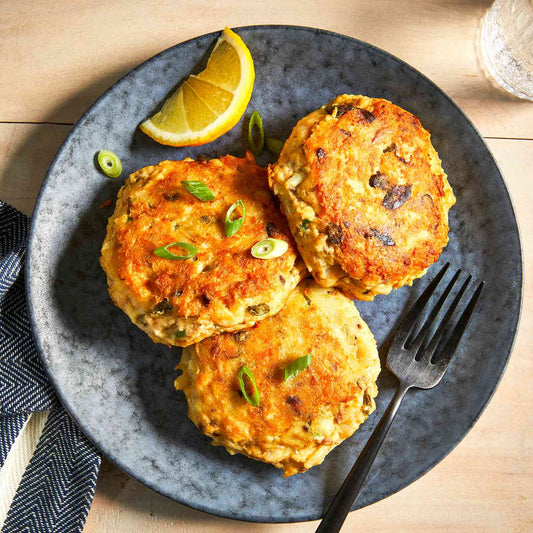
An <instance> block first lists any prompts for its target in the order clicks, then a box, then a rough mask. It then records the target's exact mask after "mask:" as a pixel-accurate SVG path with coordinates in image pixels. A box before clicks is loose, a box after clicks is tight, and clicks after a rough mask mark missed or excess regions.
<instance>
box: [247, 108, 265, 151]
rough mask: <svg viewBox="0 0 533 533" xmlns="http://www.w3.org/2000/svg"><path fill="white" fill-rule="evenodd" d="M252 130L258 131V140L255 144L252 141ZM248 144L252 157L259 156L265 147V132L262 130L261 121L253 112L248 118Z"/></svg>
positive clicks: (257, 114)
mask: <svg viewBox="0 0 533 533" xmlns="http://www.w3.org/2000/svg"><path fill="white" fill-rule="evenodd" d="M254 128H257V129H258V130H259V140H258V141H257V143H256V142H255V141H254V135H253V133H254ZM248 144H249V145H250V150H251V151H252V152H253V153H254V155H259V154H260V153H261V152H262V151H263V146H264V145H265V130H264V129H263V119H262V118H261V115H260V114H259V112H258V111H254V112H253V113H252V116H251V117H250V122H248Z"/></svg>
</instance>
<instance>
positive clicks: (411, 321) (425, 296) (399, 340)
mask: <svg viewBox="0 0 533 533" xmlns="http://www.w3.org/2000/svg"><path fill="white" fill-rule="evenodd" d="M449 266H450V263H446V264H445V265H444V266H443V267H442V268H441V269H440V271H439V273H438V274H437V275H436V276H435V277H434V278H433V280H432V281H431V283H430V284H429V285H428V286H427V287H426V289H425V291H424V292H423V293H422V294H421V295H420V296H419V298H418V300H417V301H416V302H415V303H414V304H413V306H412V307H411V309H409V311H408V312H407V315H405V318H404V319H403V320H402V322H401V323H400V325H399V326H398V329H397V330H396V333H395V335H394V339H393V340H392V344H391V348H393V347H395V348H403V346H404V344H405V341H406V340H407V338H408V335H409V334H410V333H411V330H412V329H413V327H414V325H415V323H416V321H417V319H418V316H419V315H420V313H421V312H422V310H423V309H424V307H425V306H426V304H427V303H428V300H429V299H430V298H431V296H432V295H433V293H434V292H435V289H436V288H437V285H438V284H439V283H440V281H441V279H442V278H443V276H444V274H446V271H447V270H448V267H449Z"/></svg>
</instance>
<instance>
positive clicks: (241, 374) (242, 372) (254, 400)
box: [239, 366, 260, 407]
mask: <svg viewBox="0 0 533 533" xmlns="http://www.w3.org/2000/svg"><path fill="white" fill-rule="evenodd" d="M245 375H246V376H248V379H249V380H250V382H251V384H252V385H253V387H254V392H253V394H252V397H251V398H250V396H248V393H247V392H246V386H245V385H244V376H245ZM239 385H240V386H241V392H242V395H243V396H244V398H245V400H246V401H247V402H248V403H249V404H250V405H253V406H254V407H259V401H260V400H259V391H258V390H257V385H256V383H255V378H254V375H253V374H252V372H251V371H250V369H249V368H248V367H247V366H241V369H240V370H239Z"/></svg>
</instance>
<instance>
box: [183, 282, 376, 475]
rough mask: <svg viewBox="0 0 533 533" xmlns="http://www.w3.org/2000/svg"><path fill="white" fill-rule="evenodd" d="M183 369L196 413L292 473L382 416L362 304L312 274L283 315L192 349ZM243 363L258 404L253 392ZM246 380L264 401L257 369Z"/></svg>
mask: <svg viewBox="0 0 533 533" xmlns="http://www.w3.org/2000/svg"><path fill="white" fill-rule="evenodd" d="M307 355H309V359H310V361H309V366H307V367H306V368H303V369H302V370H301V371H300V372H299V373H298V374H297V375H295V376H293V377H292V378H290V379H288V380H286V379H285V377H286V376H285V369H286V368H287V367H288V366H289V365H290V364H291V363H293V364H294V361H295V360H297V359H299V358H301V357H304V358H305V356H307ZM178 368H180V369H181V370H182V372H183V373H182V375H181V376H180V377H178V378H177V379H176V382H175V385H176V388H177V389H181V390H183V391H184V393H185V395H186V397H187V402H188V406H189V418H190V419H191V420H192V421H193V422H194V424H195V425H196V426H197V427H198V428H199V429H200V430H201V431H202V432H203V433H204V434H205V435H207V436H209V437H211V438H212V439H213V441H212V444H214V445H216V446H224V447H225V448H226V449H227V450H228V452H229V453H231V454H235V453H241V454H244V455H246V456H248V457H250V458H252V459H256V460H259V461H264V462H266V463H271V464H273V465H274V466H276V467H278V468H282V469H283V471H284V474H285V476H290V475H292V474H295V473H298V472H305V471H306V470H307V469H309V468H311V467H312V466H314V465H318V464H320V463H321V462H322V461H323V460H324V458H325V456H326V455H327V453H328V452H329V451H330V450H332V449H333V448H334V447H335V446H337V445H338V444H340V443H341V442H342V441H343V440H344V439H346V438H348V437H349V436H351V435H352V434H353V433H354V432H355V431H356V430H357V428H358V427H359V425H360V424H362V423H363V422H364V421H365V420H366V418H367V417H368V415H369V414H370V413H372V411H373V410H374V409H375V403H374V398H375V396H376V395H377V387H376V379H377V377H378V374H379V371H380V363H379V357H378V351H377V348H376V341H375V340H374V337H373V335H372V333H371V332H370V330H369V328H368V326H367V325H366V323H365V322H364V321H363V320H362V319H361V317H360V315H359V313H358V311H357V309H356V308H355V306H354V305H353V302H352V301H351V300H350V299H348V298H347V297H346V296H344V295H343V294H342V293H341V292H339V291H338V290H336V289H325V288H322V287H319V286H318V285H317V284H316V283H315V282H314V281H313V280H312V279H307V280H304V281H303V282H302V283H300V284H299V285H298V287H297V288H296V290H294V291H293V292H292V294H291V295H290V297H289V299H288V301H287V305H286V306H285V307H284V308H283V309H282V310H281V311H280V312H279V313H278V314H277V315H275V316H271V317H269V318H267V319H265V320H263V321H261V322H259V323H258V324H256V326H255V327H253V328H251V329H248V330H244V331H240V332H238V333H233V334H229V333H223V334H222V335H217V336H215V337H211V338H209V339H205V340H203V341H202V342H200V343H199V344H196V345H194V346H189V347H187V348H186V349H184V350H183V356H182V359H181V361H180V364H179V367H178ZM243 368H246V369H248V370H249V373H250V374H251V375H252V376H253V378H254V381H255V384H256V386H257V393H258V398H257V399H258V404H256V405H254V404H252V403H250V402H249V401H247V399H246V397H245V396H244V395H243V392H242V389H241V386H240V382H239V374H240V373H241V374H242V369H243ZM241 377H242V379H243V383H244V392H245V393H246V394H247V395H248V397H249V398H251V400H252V402H254V398H253V386H252V383H251V381H250V379H249V376H248V377H246V376H241ZM250 388H251V389H250Z"/></svg>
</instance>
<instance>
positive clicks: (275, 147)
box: [265, 137, 284, 155]
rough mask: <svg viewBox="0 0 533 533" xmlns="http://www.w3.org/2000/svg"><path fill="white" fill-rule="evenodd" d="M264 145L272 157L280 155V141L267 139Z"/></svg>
mask: <svg viewBox="0 0 533 533" xmlns="http://www.w3.org/2000/svg"><path fill="white" fill-rule="evenodd" d="M265 144H266V147H267V149H268V151H269V152H272V153H273V154H274V155H279V154H281V150H282V149H283V144H284V143H283V141H281V140H280V139H275V138H274V137H267V138H266V139H265Z"/></svg>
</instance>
